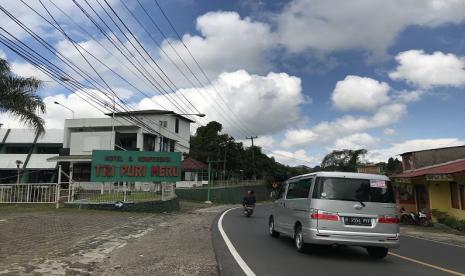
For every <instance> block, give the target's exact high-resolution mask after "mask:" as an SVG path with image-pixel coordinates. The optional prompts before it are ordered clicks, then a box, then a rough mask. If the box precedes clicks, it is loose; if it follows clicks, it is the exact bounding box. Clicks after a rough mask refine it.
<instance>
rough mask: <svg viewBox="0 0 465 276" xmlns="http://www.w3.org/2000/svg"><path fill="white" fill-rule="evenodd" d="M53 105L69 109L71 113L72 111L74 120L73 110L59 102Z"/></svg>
mask: <svg viewBox="0 0 465 276" xmlns="http://www.w3.org/2000/svg"><path fill="white" fill-rule="evenodd" d="M53 103H54V104H57V105H61V106H62V107H64V108H66V109H68V110H69V111H71V112H72V113H73V119H74V111H73V110H72V109H71V108H69V107H67V106H66V105H64V104H61V103H59V102H57V101H54V102H53Z"/></svg>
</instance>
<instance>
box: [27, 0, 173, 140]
mask: <svg viewBox="0 0 465 276" xmlns="http://www.w3.org/2000/svg"><path fill="white" fill-rule="evenodd" d="M21 1H22V0H21ZM39 1H40V0H39ZM40 3H41V4H42V2H41V1H40ZM26 5H27V4H26ZM42 6H43V7H44V9H45V10H46V11H47V13H48V14H49V15H50V17H52V19H53V20H54V22H55V23H56V24H57V26H58V28H57V27H56V26H54V25H53V24H52V23H51V22H49V21H48V20H47V19H45V18H44V17H43V16H42V15H40V14H39V13H37V12H36V13H37V14H38V15H39V16H41V17H42V18H43V19H44V20H46V21H47V22H48V23H49V24H51V25H52V26H54V27H55V28H56V29H57V30H58V31H60V32H61V33H62V34H63V35H64V36H65V37H66V38H67V39H68V40H69V41H71V42H72V43H73V45H77V46H79V47H80V48H81V49H83V50H84V51H85V52H86V53H88V54H89V55H91V56H92V57H93V58H94V59H96V60H97V61H99V62H100V63H101V64H102V65H104V66H105V67H106V68H107V69H109V70H110V71H111V72H113V73H114V74H116V75H117V76H119V77H120V78H121V79H123V80H125V81H126V82H127V83H128V84H130V85H132V84H131V83H130V82H129V81H127V80H126V79H125V78H124V77H122V76H121V75H119V74H118V73H117V72H115V71H114V70H113V69H111V68H109V67H108V66H107V65H106V64H105V63H103V62H102V61H101V60H100V59H98V58H97V57H95V55H93V54H92V53H89V52H88V51H87V50H86V49H85V48H83V47H82V46H81V45H79V44H78V43H76V42H75V41H74V40H72V39H71V38H70V37H69V36H68V35H67V34H66V33H65V31H64V30H63V29H62V28H61V27H60V25H59V23H58V22H57V21H56V20H55V18H54V17H53V15H51V13H50V12H49V11H48V9H47V8H46V7H45V6H44V5H43V4H42ZM77 50H78V49H77ZM79 52H80V51H79ZM80 54H81V56H83V55H82V53H81V52H80ZM86 61H87V60H86ZM89 66H91V67H92V65H91V64H89ZM92 68H93V67H92ZM96 73H97V74H98V72H96ZM107 87H108V88H109V89H111V87H109V86H108V85H107ZM132 87H134V88H135V89H137V87H135V86H133V85H132ZM112 91H113V90H112ZM139 91H140V90H139ZM140 93H142V94H144V95H145V96H146V97H148V98H150V97H149V96H148V95H147V94H145V93H144V92H142V91H140ZM115 94H116V93H115ZM150 99H151V98H150ZM152 101H153V99H152ZM155 124H157V123H155ZM177 136H178V137H180V136H179V135H177Z"/></svg>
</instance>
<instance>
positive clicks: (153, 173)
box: [150, 166, 159, 176]
mask: <svg viewBox="0 0 465 276" xmlns="http://www.w3.org/2000/svg"><path fill="white" fill-rule="evenodd" d="M158 171H159V167H157V166H152V167H151V168H150V176H157V175H158Z"/></svg>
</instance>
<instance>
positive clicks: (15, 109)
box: [0, 59, 45, 135]
mask: <svg viewBox="0 0 465 276" xmlns="http://www.w3.org/2000/svg"><path fill="white" fill-rule="evenodd" d="M40 86H41V81H40V80H38V79H35V78H23V77H19V76H16V75H15V74H13V73H12V72H11V70H10V66H9V64H8V62H7V61H6V60H4V59H0V112H10V113H11V114H12V115H13V116H15V117H17V118H19V119H20V120H21V121H22V122H24V123H25V124H26V125H27V126H29V127H32V128H34V129H35V131H36V133H37V134H39V135H42V134H43V133H45V122H44V120H43V119H42V118H41V117H40V116H39V115H37V112H39V113H45V104H44V102H43V101H42V99H41V98H40V97H39V96H38V95H37V94H36V91H37V90H38V89H39V88H40Z"/></svg>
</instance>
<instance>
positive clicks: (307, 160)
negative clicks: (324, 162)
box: [267, 150, 320, 166]
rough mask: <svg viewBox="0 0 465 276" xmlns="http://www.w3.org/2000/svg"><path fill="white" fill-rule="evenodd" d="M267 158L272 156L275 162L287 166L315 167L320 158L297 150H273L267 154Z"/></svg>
mask: <svg viewBox="0 0 465 276" xmlns="http://www.w3.org/2000/svg"><path fill="white" fill-rule="evenodd" d="M267 155H268V156H272V157H274V158H275V160H276V161H278V162H279V163H282V164H286V165H289V166H298V165H305V166H316V165H318V164H319V163H320V158H316V157H313V156H308V155H307V153H306V152H305V150H297V151H294V152H290V151H285V150H274V151H271V152H268V153H267Z"/></svg>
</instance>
